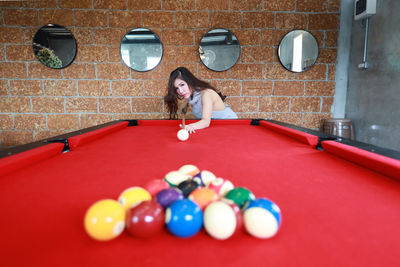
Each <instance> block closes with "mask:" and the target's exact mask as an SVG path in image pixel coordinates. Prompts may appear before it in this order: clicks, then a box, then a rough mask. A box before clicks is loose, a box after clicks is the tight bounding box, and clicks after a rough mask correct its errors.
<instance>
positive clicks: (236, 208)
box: [221, 198, 243, 231]
mask: <svg viewBox="0 0 400 267" xmlns="http://www.w3.org/2000/svg"><path fill="white" fill-rule="evenodd" d="M221 201H222V202H224V203H226V204H228V205H229V207H231V208H232V210H233V212H234V213H235V216H236V231H239V230H241V229H242V227H243V214H242V211H241V210H240V208H239V206H238V205H236V204H235V202H233V201H232V200H230V199H227V198H222V199H221Z"/></svg>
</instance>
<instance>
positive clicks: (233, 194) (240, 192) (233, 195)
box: [225, 187, 255, 209]
mask: <svg viewBox="0 0 400 267" xmlns="http://www.w3.org/2000/svg"><path fill="white" fill-rule="evenodd" d="M225 198H227V199H230V200H233V202H235V204H236V205H238V206H239V208H241V209H242V208H243V207H244V205H245V204H246V203H247V201H250V200H254V199H255V196H254V195H253V193H252V192H250V191H249V190H248V189H247V188H244V187H236V188H234V189H232V190H230V191H229V192H228V193H227V194H226V195H225Z"/></svg>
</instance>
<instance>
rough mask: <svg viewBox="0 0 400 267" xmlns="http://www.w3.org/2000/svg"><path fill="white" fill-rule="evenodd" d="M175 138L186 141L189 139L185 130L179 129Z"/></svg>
mask: <svg viewBox="0 0 400 267" xmlns="http://www.w3.org/2000/svg"><path fill="white" fill-rule="evenodd" d="M177 136H178V139H179V140H181V141H186V140H188V139H189V132H188V131H187V130H185V129H181V130H179V131H178V134H177Z"/></svg>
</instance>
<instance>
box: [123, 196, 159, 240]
mask: <svg viewBox="0 0 400 267" xmlns="http://www.w3.org/2000/svg"><path fill="white" fill-rule="evenodd" d="M164 222H165V218H164V209H163V208H162V206H161V205H160V204H158V203H157V202H156V201H152V200H147V201H143V202H141V203H140V204H139V205H137V206H136V207H133V208H131V209H129V210H128V212H127V214H126V229H127V231H128V233H130V234H131V235H132V236H135V237H150V236H152V235H155V234H157V233H159V232H160V231H161V230H162V229H163V228H164Z"/></svg>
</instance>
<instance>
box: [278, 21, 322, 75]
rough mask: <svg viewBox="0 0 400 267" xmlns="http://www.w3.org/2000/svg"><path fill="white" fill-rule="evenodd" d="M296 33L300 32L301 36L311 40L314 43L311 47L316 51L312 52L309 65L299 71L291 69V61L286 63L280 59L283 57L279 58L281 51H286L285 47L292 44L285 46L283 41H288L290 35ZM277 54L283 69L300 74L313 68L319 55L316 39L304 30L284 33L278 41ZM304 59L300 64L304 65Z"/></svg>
mask: <svg viewBox="0 0 400 267" xmlns="http://www.w3.org/2000/svg"><path fill="white" fill-rule="evenodd" d="M298 32H302V33H303V34H307V36H309V37H310V38H312V39H310V40H312V41H314V43H313V45H315V49H316V51H315V50H314V52H313V56H314V57H312V58H310V59H309V60H311V61H310V62H311V63H310V64H307V66H306V67H305V68H303V67H302V66H301V67H302V69H301V70H300V71H297V70H295V69H294V68H293V67H292V65H293V64H292V63H293V59H292V61H288V62H283V59H282V57H283V56H281V49H286V48H287V47H286V46H287V45H291V46H293V44H292V43H290V44H286V43H285V41H286V40H288V39H289V38H292V35H293V34H295V33H298ZM303 43H304V40H303V42H302V44H303ZM291 50H293V48H292V47H291ZM277 53H278V59H279V62H280V63H281V64H282V66H283V67H284V68H285V69H287V70H288V71H291V72H294V73H301V72H304V71H306V70H309V69H310V68H311V67H312V66H314V65H315V63H316V62H317V59H318V55H319V45H318V41H317V39H316V38H315V36H314V35H313V34H312V33H310V32H309V31H306V30H301V29H297V30H292V31H290V32H288V33H286V34H285V36H284V37H283V38H282V39H281V41H280V43H279V46H278V49H277ZM304 61H305V60H304V59H301V63H304ZM288 64H291V65H290V66H288Z"/></svg>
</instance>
